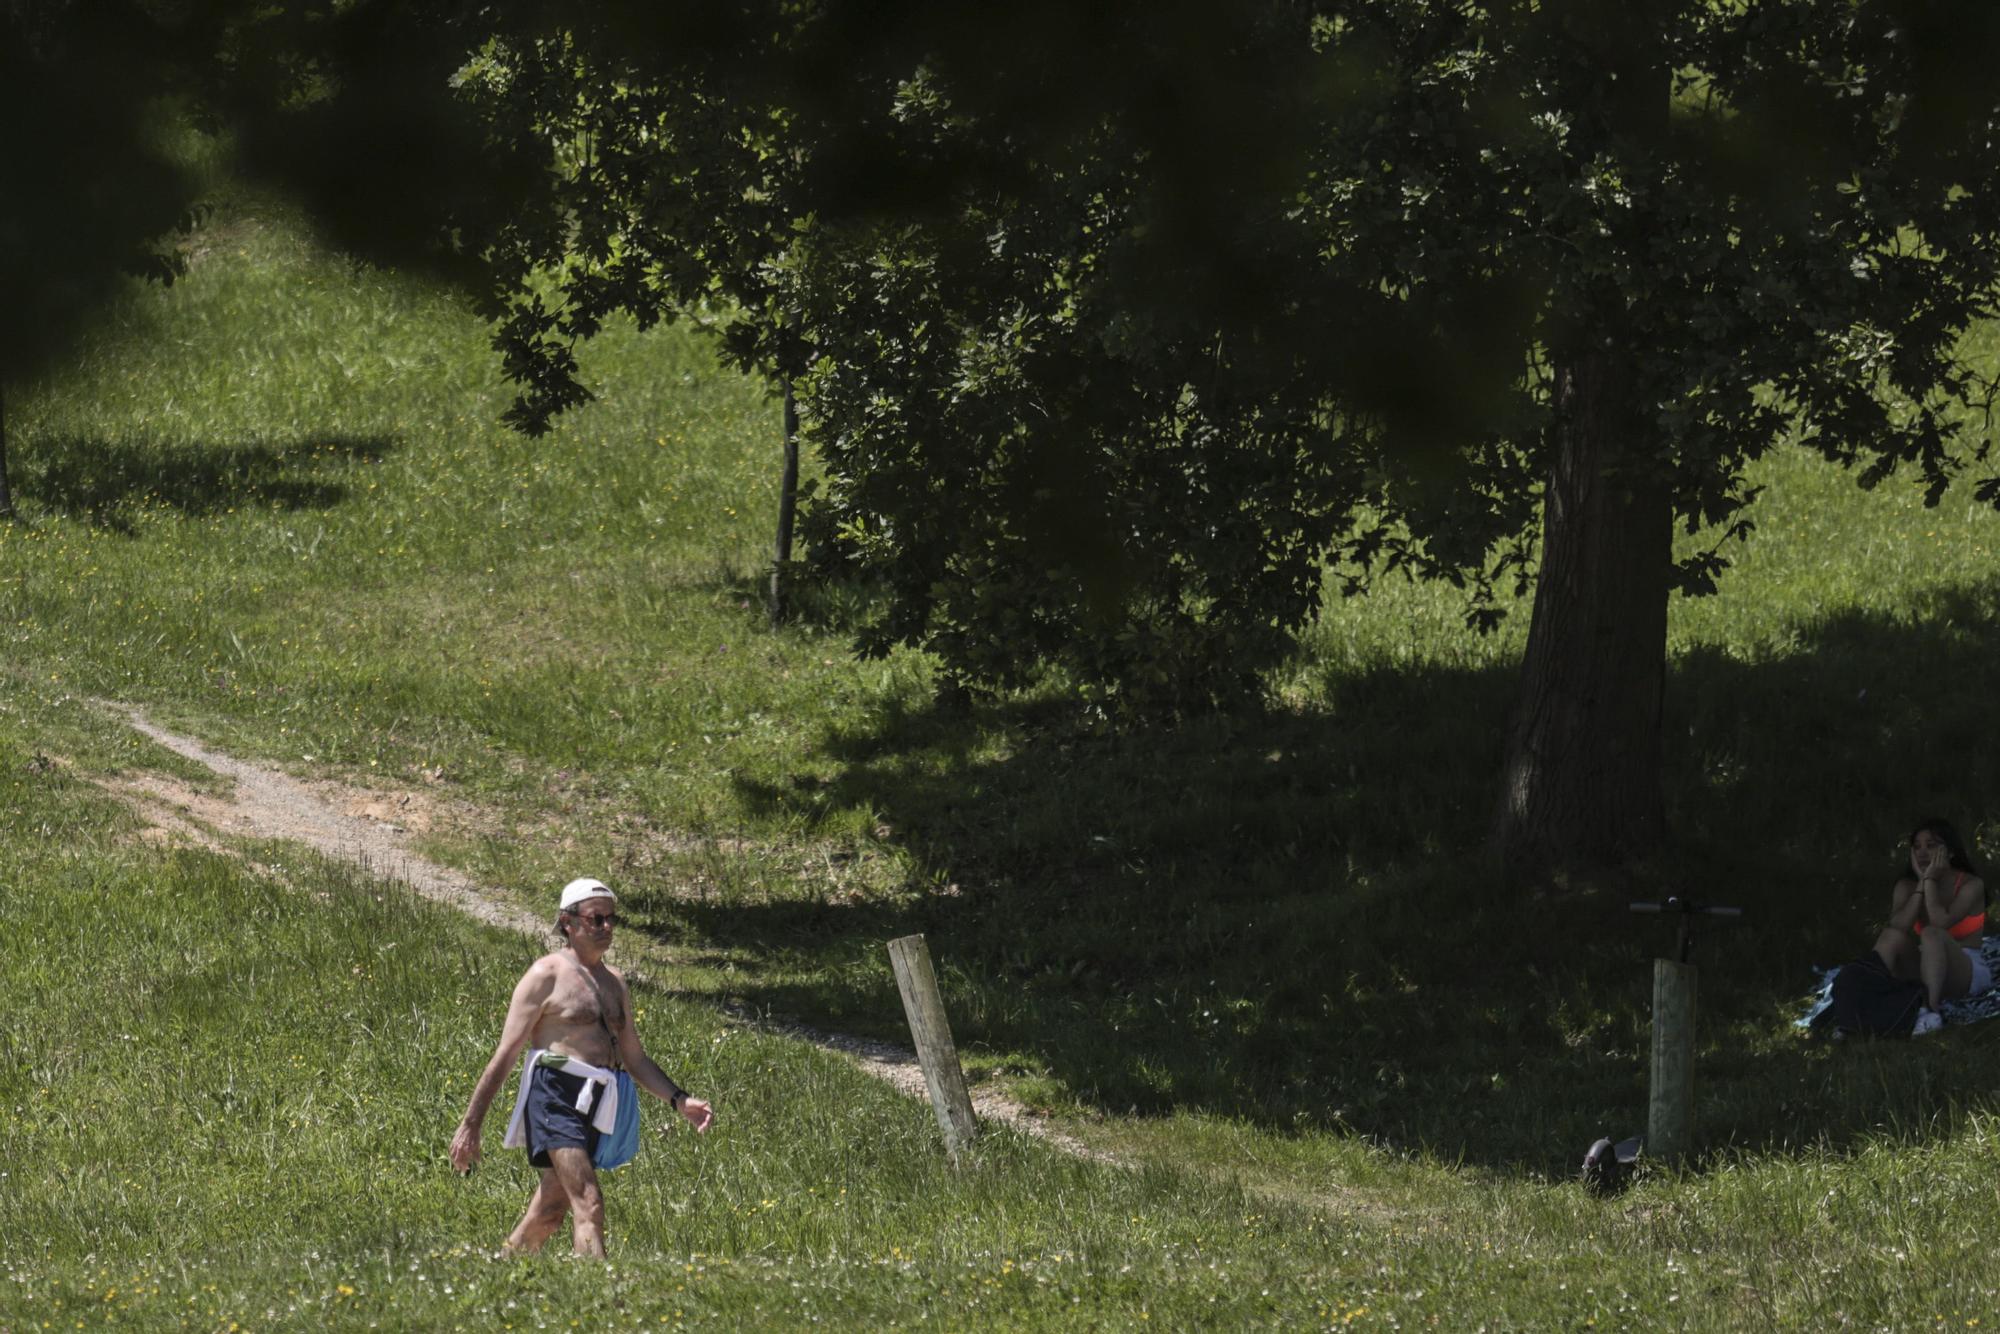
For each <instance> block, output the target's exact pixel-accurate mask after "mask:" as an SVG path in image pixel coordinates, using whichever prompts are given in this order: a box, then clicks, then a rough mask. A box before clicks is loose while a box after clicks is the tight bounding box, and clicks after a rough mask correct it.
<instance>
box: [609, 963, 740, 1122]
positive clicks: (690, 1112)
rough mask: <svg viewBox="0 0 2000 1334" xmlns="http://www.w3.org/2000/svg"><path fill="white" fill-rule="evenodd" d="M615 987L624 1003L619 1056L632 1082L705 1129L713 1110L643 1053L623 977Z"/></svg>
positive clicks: (684, 1117)
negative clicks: (690, 1093)
mask: <svg viewBox="0 0 2000 1334" xmlns="http://www.w3.org/2000/svg"><path fill="white" fill-rule="evenodd" d="M614 976H615V974H614ZM618 990H619V991H620V992H622V993H623V1000H624V1004H622V1005H620V1006H619V1010H620V1012H621V1013H622V1014H623V1015H624V1020H623V1022H621V1023H620V1024H619V1026H618V1059H619V1060H621V1061H623V1062H624V1063H625V1068H626V1069H627V1070H628V1071H630V1072H631V1074H632V1082H633V1083H635V1084H637V1085H638V1086H639V1087H640V1088H642V1089H644V1090H646V1092H648V1093H650V1094H652V1095H653V1096H654V1097H656V1098H659V1099H661V1100H662V1101H664V1102H665V1103H666V1104H667V1105H668V1106H669V1107H672V1108H673V1109H674V1110H675V1111H677V1112H679V1113H680V1114H681V1116H682V1118H683V1119H685V1120H686V1121H687V1123H688V1124H689V1125H691V1126H693V1127H694V1128H695V1129H696V1130H697V1131H705V1130H707V1129H708V1126H709V1122H711V1121H713V1120H714V1119H715V1112H714V1111H713V1109H711V1108H710V1107H709V1105H708V1103H707V1102H706V1101H705V1100H703V1099H701V1098H691V1097H689V1096H688V1095H687V1092H686V1091H685V1090H683V1089H682V1088H681V1086H680V1085H679V1084H676V1083H675V1082H674V1081H673V1080H672V1079H670V1078H668V1076H667V1072H666V1071H664V1070H662V1069H660V1067H659V1066H658V1065H656V1064H654V1063H653V1058H652V1057H650V1056H648V1055H646V1048H645V1047H644V1046H643V1045H642V1044H641V1043H640V1041H639V1026H638V1025H637V1024H636V1023H634V1022H633V1020H632V992H631V990H630V989H629V988H627V987H626V985H625V979H624V978H623V977H619V978H618Z"/></svg>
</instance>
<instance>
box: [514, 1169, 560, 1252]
mask: <svg viewBox="0 0 2000 1334" xmlns="http://www.w3.org/2000/svg"><path fill="white" fill-rule="evenodd" d="M557 1152H561V1151H560V1150H558V1151H557ZM572 1152H574V1150H572ZM568 1212H569V1193H568V1192H567V1191H565V1190H564V1189H563V1185H562V1182H561V1181H560V1180H559V1179H558V1178H557V1176H556V1172H555V1169H554V1168H551V1167H544V1168H543V1169H542V1180H541V1184H540V1185H538V1186H536V1187H535V1193H534V1194H533V1195H532V1196H530V1197H529V1199H528V1211H527V1212H526V1213H524V1214H522V1215H521V1221H520V1222H518V1223H516V1224H515V1225H514V1231H513V1234H512V1235H511V1236H509V1237H508V1238H507V1245H506V1251H507V1253H508V1254H509V1255H534V1254H535V1253H536V1252H538V1251H540V1250H541V1249H542V1243H543V1242H545V1241H547V1240H548V1239H549V1238H550V1237H551V1236H552V1235H554V1233H555V1230H556V1229H557V1228H559V1227H561V1226H562V1221H563V1215H564V1214H566V1213H568Z"/></svg>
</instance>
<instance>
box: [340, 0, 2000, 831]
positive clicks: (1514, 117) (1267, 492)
mask: <svg viewBox="0 0 2000 1334" xmlns="http://www.w3.org/2000/svg"><path fill="white" fill-rule="evenodd" d="M367 9H368V6H367V5H366V4H358V5H356V6H353V7H350V12H366V11H367ZM461 21H464V22H467V23H468V24H469V25H470V26H466V27H463V28H456V27H454V25H455V24H457V23H459V22H461ZM444 28H445V29H450V30H452V31H454V32H455V33H457V34H458V36H457V37H456V38H455V40H457V41H458V43H459V44H458V46H457V47H456V48H454V47H453V44H452V42H450V41H447V42H443V43H439V44H437V46H436V50H437V51H438V52H439V54H440V58H441V59H444V60H445V61H446V63H450V62H453V61H462V63H459V64H454V65H453V68H452V69H451V70H450V71H446V70H445V69H444V68H443V67H442V65H441V66H439V68H438V69H436V70H434V71H433V77H434V78H435V79H436V80H437V81H440V82H441V81H442V79H443V78H444V76H445V74H446V73H447V72H448V73H450V75H451V78H452V81H453V83H454V86H455V87H456V88H457V89H458V90H459V91H460V93H461V94H462V95H463V97H464V98H465V99H466V101H465V102H464V104H463V105H464V106H467V107H470V108H471V109H472V110H473V111H474V112H475V113H476V118H477V119H476V123H477V124H478V125H479V126H480V127H481V130H480V134H481V136H483V138H482V143H483V147H482V148H481V150H480V151H481V152H483V153H498V154H500V155H502V156H504V157H506V158H507V159H508V160H510V161H513V162H516V163H519V162H527V161H533V162H537V163H539V164H540V169H539V171H538V172H537V173H535V174H534V176H533V179H532V181H531V183H530V187H529V188H527V189H525V190H522V191H518V192H517V193H516V195H515V196H514V197H512V198H510V199H509V201H508V203H507V206H506V207H505V208H504V209H495V210H490V211H487V212H485V213H484V214H483V215H482V214H481V212H480V211H479V210H478V209H476V208H474V209H469V210H466V211H464V212H462V213H461V214H460V215H459V216H457V217H456V218H455V220H454V221H455V225H456V231H455V233H454V235H455V240H456V244H457V245H458V247H459V251H460V253H461V254H462V255H466V256H469V257H473V258H477V259H478V260H479V261H481V262H482V263H483V264H484V265H485V267H486V272H487V273H488V275H489V278H490V281H491V283H492V288H491V291H492V295H493V298H494V300H495V303H496V309H500V310H502V311H503V312H504V314H505V316H506V318H505V320H504V322H503V327H502V334H501V340H500V341H501V344H502V346H503V348H504V349H505V351H506V354H507V360H508V365H509V368H510V370H511V371H512V372H513V374H514V375H515V377H516V378H517V379H519V380H520V381H521V382H522V384H523V386H524V394H523V397H522V400H521V402H520V403H519V404H517V406H516V410H515V419H516V420H517V422H519V423H520V424H521V425H523V426H524V427H526V428H528V429H531V430H532V429H539V428H540V427H542V426H544V425H545V424H546V422H547V420H548V418H549V416H550V414H552V413H553V412H556V411H559V410H561V409H562V408H563V407H565V406H568V405H569V404H571V403H574V402H576V401H578V400H579V399H580V398H581V397H582V396H583V390H582V389H581V387H580V386H579V384H578V381H577V377H576V363H575V360H574V353H573V348H574V345H575V343H576V342H577V340H579V339H584V338H587V337H589V336H590V335H591V334H592V333H594V332H595V331H596V329H597V328H598V327H600V325H601V324H602V322H603V320H604V319H606V318H607V317H608V316H609V315H610V314H612V313H613V312H615V311H620V310H623V311H627V312H630V313H632V314H635V315H636V316H637V317H638V318H639V319H640V320H641V321H651V320H653V319H657V318H661V317H666V316H672V315H675V314H678V313H686V312H690V311H692V312H697V313H698V314H699V315H700V316H701V317H702V318H703V319H705V320H707V321H708V322H710V323H711V324H713V325H714V326H716V327H717V328H718V329H719V331H720V332H721V335H722V343H723V346H724V347H725V349H726V350H727V352H728V353H729V355H730V356H731V357H733V358H734V359H735V360H736V361H737V362H739V363H740V364H742V365H744V366H747V367H752V368H757V369H762V370H765V371H767V372H773V373H778V374H783V375H785V376H787V377H788V378H790V379H792V380H793V381H794V383H795V384H796V387H797V389H798V392H799V397H800V402H801V405H802V408H803V410H804V415H805V420H806V423H807V430H808V434H809V438H810V439H811V440H812V441H813V442H814V444H815V445H816V447H817V449H818V451H819V453H820V456H821V458H822V459H823V460H824V463H825V473H826V480H825V484H824V486H823V488H822V489H821V490H820V491H819V492H818V493H817V494H816V495H815V496H813V497H812V498H811V502H810V505H809V508H808V514H807V519H808V522H809V524H811V525H812V531H813V532H814V533H815V534H816V535H817V550H818V551H819V552H820V553H821V554H822V556H826V555H828V554H831V555H833V556H835V557H837V558H838V559H840V560H841V561H843V562H845V563H846V564H848V565H849V566H851V567H859V568H861V569H863V570H865V571H867V572H869V573H871V574H873V575H875V576H877V577H879V578H880V579H881V581H882V582H883V584H884V585H885V587H886V588H887V589H888V592H889V597H888V600H887V603H886V608H887V609H886V611H885V612H884V614H883V615H882V617H881V619H880V620H879V622H878V623H877V624H876V625H875V626H874V627H873V628H872V630H871V631H870V633H869V635H868V638H867V641H866V642H867V643H868V645H869V646H870V647H872V648H875V649H883V648H886V647H888V646H889V645H892V644H895V643H910V644H918V645H922V646H924V647H927V648H929V649H931V650H932V651H934V652H936V653H937V654H938V655H939V657H940V659H941V661H942V662H943V663H944V665H945V669H946V670H947V671H948V672H949V673H951V674H953V675H955V676H957V677H959V678H961V679H963V680H965V681H967V682H1001V683H1006V682H1010V681H1018V680H1020V679H1022V678H1023V676H1024V675H1025V674H1026V673H1027V672H1029V671H1030V670H1032V669H1033V668H1035V667H1036V666H1037V665H1038V664H1042V663H1048V662H1055V663H1059V664H1061V665H1062V666H1063V668H1064V669H1065V670H1067V671H1068V672H1070V673H1071V674H1072V675H1073V677H1074V678H1075V679H1076V680H1078V681H1079V682H1080V683H1081V685H1082V686H1083V687H1085V688H1087V689H1090V690H1093V691H1096V692H1098V693H1099V694H1100V695H1101V696H1103V697H1105V698H1106V699H1108V700H1113V701H1117V702H1120V703H1124V704H1126V705H1129V706H1131V707H1144V708H1158V707H1167V708H1184V707H1191V706H1199V705H1201V704H1203V703H1205V702H1207V701H1212V700H1214V699H1217V698H1219V697H1223V696H1226V695H1228V694H1229V693H1231V692H1234V691H1237V690H1241V689H1243V688H1245V687H1246V686H1247V685H1249V684H1250V683H1253V682H1254V680H1255V677H1256V673H1257V672H1258V670H1259V669H1261V668H1262V667H1264V666H1266V665H1268V664H1269V663H1270V662H1272V661H1273V660H1274V659H1275V658H1276V657H1277V656H1278V655H1279V654H1281V653H1282V652H1284V651H1285V648H1286V646H1287V644H1288V642H1289V635H1290V632H1291V631H1292V630H1293V629H1294V628H1295V627H1297V626H1298V625H1299V624H1300V623H1301V622H1303V621H1305V620H1307V619H1308V618H1310V617H1311V616H1312V615H1313V614H1314V613H1315V612H1316V610H1317V608H1318V607H1319V605H1320V598H1321V589H1322V587H1323V586H1324V583H1325V572H1326V570H1327V569H1328V567H1329V566H1332V567H1334V568H1336V569H1339V570H1341V571H1343V572H1344V573H1346V574H1347V575H1348V576H1349V577H1350V580H1351V582H1352V583H1353V584H1355V585H1356V586H1358V585H1359V584H1361V583H1363V582H1365V580H1366V578H1367V577H1368V576H1369V575H1370V574H1374V573H1379V572H1380V571H1382V570H1384V569H1392V568H1397V567H1407V568H1410V569H1414V570H1416V571H1418V572H1421V573H1424V574H1429V575H1436V576H1439V577H1445V578H1451V579H1454V580H1458V581H1461V582H1465V583H1467V584H1468V585H1469V586H1470V588H1471V590H1472V592H1471V598H1470V604H1469V605H1470V607H1471V615H1472V616H1473V617H1474V618H1475V619H1481V620H1485V619H1490V618H1491V617H1492V616H1494V615H1495V614H1497V607H1496V603H1495V600H1494V597H1493V593H1494V589H1495V584H1496V581H1499V580H1503V579H1508V578H1517V579H1518V578H1524V577H1526V576H1529V575H1532V577H1533V582H1534V589H1535V602H1534V613H1533V622H1532V625H1531V628H1530V633H1529V640H1528V647H1527V654H1526V660H1525V662H1524V664H1523V668H1522V674H1521V687H1520V694H1519V701H1518V704H1517V707H1516V710H1515V714H1514V718H1513V720H1512V723H1511V726H1510V732H1509V740H1508V747H1507V759H1506V771H1505V773H1504V775H1503V777H1502V784H1501V794H1500V797H1499V800H1498V802H1497V806H1496V818H1495V832H1496V834H1497V836H1498V838H1499V840H1500V842H1501V844H1502V846H1503V847H1504V848H1505V849H1506V850H1507V852H1508V853H1509V854H1510V856H1512V857H1513V858H1515V859H1516V860H1517V861H1520V862H1524V863H1529V864H1539V863H1544V862H1547V861H1550V860H1558V859H1561V860H1579V859H1581V860H1601V859H1618V858H1624V857H1630V856H1634V855H1645V854H1647V853H1649V852H1651V851H1652V850H1654V849H1655V848H1657V847H1658V845H1659V842H1660V840H1661V838H1662V836H1663V820H1662V814H1661V798H1660V790H1659V778H1658V760H1659V740H1660V736H1659V718H1660V701H1661V692H1662V688H1663V681H1664V656H1665V617H1666V606H1667V599H1668V598H1669V596H1670V595H1671V593H1672V592H1673V591H1674V590H1676V589H1679V590H1683V591H1691V592H1704V591H1710V590H1712V588H1713V586H1714V579H1715V577H1716V575H1717V574H1718V573H1719V571H1720V569H1721V568H1722V566H1723V565H1724V563H1725V558H1724V554H1723V549H1722V548H1721V547H1720V545H1719V544H1718V546H1717V547H1716V548H1713V549H1709V550H1706V551H1704V552H1702V553H1700V554H1698V555H1696V556H1694V557H1691V558H1688V559H1683V560H1678V561H1677V560H1676V559H1675V557H1674V554H1673V542H1672V536H1673V531H1674V528H1675V525H1676V524H1681V525H1685V526H1686V527H1687V528H1688V529H1689V530H1690V531H1701V530H1704V529H1705V530H1708V531H1711V532H1716V533H1722V534H1727V533H1730V532H1740V531H1741V530H1742V529H1743V528H1744V527H1745V526H1746V525H1747V519H1746V518H1745V509H1746V507H1747V506H1748V504H1749V503H1750V501H1751V499H1752V492H1751V489H1750V488H1749V487H1748V486H1747V484H1746V482H1745V476H1746V467H1747V466H1748V465H1749V464H1750V463H1751V462H1752V461H1754V460H1755V459H1756V458H1757V457H1759V456H1760V455H1761V454H1763V453H1764V452H1765V451H1766V450H1768V449H1770V448H1772V447H1774V446H1776V445H1779V444H1781V443H1786V442H1792V443H1797V444H1799V445H1803V446H1805V447H1810V448H1814V449H1817V450H1819V451H1820V452H1822V453H1824V454H1826V455H1827V456H1828V457H1830V458H1834V459H1837V460H1839V461H1841V462H1844V463H1849V464H1855V465H1859V466H1860V467H1861V469H1862V472H1861V476H1862V479H1863V480H1864V481H1866V482H1870V483H1872V482H1874V481H1876V480H1880V479H1881V478H1882V477H1884V476H1886V475H1887V474H1889V473H1891V472H1893V471H1895V470H1897V469H1898V468H1902V467H1906V466H1907V467H1908V468H1910V469H1912V470H1913V471H1914V472H1915V473H1916V475H1917V477H1918V479H1919V482H1920V484H1921V485H1923V486H1924V487H1925V488H1926V490H1927V493H1928V495H1929V496H1930V498H1931V499H1933V500H1935V498H1936V497H1937V496H1938V495H1939V494H1941V493H1942V492H1943V490H1944V489H1945V487H1947V486H1948V485H1949V484H1950V483H1951V482H1952V481H1953V479H1954V477H1955V476H1956V475H1957V474H1958V473H1960V471H1961V470H1963V469H1964V468H1965V467H1967V466H1968V465H1969V464H1973V463H1976V462H1982V461H1984V460H1985V459H1986V457H1987V450H1988V447H1989V442H1988V439H1987V437H1986V435H1985V433H1984V432H1985V417H1984V413H1983V411H1982V409H1983V407H1984V406H1985V403H1986V401H1987V399H1988V398H1989V393H1988V389H1987V386H1986V383H1985V382H1984V381H1983V380H1982V379H1981V377H1980V376H1979V375H1978V374H1976V373H1975V371H1974V370H1973V369H1972V368H1970V367H1968V366H1967V365H1965V364H1964V363H1963V362H1962V360H1961V359H1960V356H1959V349H1960V343H1961V340H1962V338H1963V336H1964V334H1965V332H1966V331H1967V329H1968V328H1969V327H1970V326H1971V325H1972V323H1973V322H1974V321H1976V320H1979V319H1981V318H1984V317H1985V316H1987V315H1988V314H1989V313H1990V308H1991V302H1992V297H1993V293H1994V290H1995V283H1996V275H1997V274H2000V247H1996V244H1995V228H1996V226H1997V225H2000V196H1996V195H1995V193H1994V186H1995V182H1996V180H2000V125H1996V118H1995V97H1994V94H1993V92H1992V91H1991V85H1990V84H1989V82H1988V79H1987V71H1988V70H1989V69H1991V68H1993V67H1994V64H1995V58H1996V56H2000V18H1996V17H1994V16H1992V15H1990V14H1989V13H1988V11H1987V9H1986V8H1985V7H1982V6H1972V5H1960V4H1946V3H1939V2H1937V0H1744V2H1742V3H1734V4H1714V3H1710V2H1709V0H1699V2H1691V3H1676V2H1674V0H1629V2H1628V3H1623V4H1617V5H1608V4H1602V3H1596V2H1594V0H1541V2H1540V3H1526V2H1525V0H1523V2H1520V3H1513V2H1508V0H1494V2H1493V3H1484V4H1482V3H1462V4H1450V5H1446V4H1438V3H1435V2H1434V0H1353V2H1352V3H1323V4H1306V3H1301V4H1290V3H1280V2H1278V0H1267V2H1265V3H1250V4H1243V5H1232V6H1215V5H1209V4H1195V3H1191V2H1183V3H1179V4H1173V3H1168V4H1147V5H1139V4H1130V3H1109V4H1097V5H1090V6H1081V7H1079V6H1072V5H1055V4H1042V5H1030V6H1028V7H1027V8H1025V9H1023V8H1020V7H1012V8H1005V9H997V8H995V7H991V6H973V5H964V4H938V3H930V4H922V5H919V4H914V3H878V4H873V5H867V6H837V5H829V6H814V5H804V6H800V5H792V4H766V3H762V2H761V0H743V2H742V3H739V4H738V5H736V6H734V7H728V8H716V7H713V6H695V5H676V4H667V5H647V6H636V5H625V4H618V3H605V4H594V5H588V6H584V5H577V6H569V7H564V6H560V5H537V6H522V7H518V8H514V9H510V8H507V7H500V8H498V9H496V8H494V7H481V8H479V9H477V10H467V11H465V12H464V13H463V14H452V15H446V16H445V19H444ZM474 38H476V41H475V40H472V39H474ZM454 50H455V51H456V52H457V54H453V52H454ZM1994 491H1995V488H1994V485H1993V483H1992V482H1991V481H1990V480H1989V481H1987V482H1985V483H1983V484H1982V486H1981V495H1982V496H1983V497H1984V498H1987V499H1992V498H1993V496H1994Z"/></svg>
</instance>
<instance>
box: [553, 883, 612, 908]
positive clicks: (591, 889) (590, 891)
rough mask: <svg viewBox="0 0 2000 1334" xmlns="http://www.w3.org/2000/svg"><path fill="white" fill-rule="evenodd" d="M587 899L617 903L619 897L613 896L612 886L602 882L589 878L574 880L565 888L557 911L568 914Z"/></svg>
mask: <svg viewBox="0 0 2000 1334" xmlns="http://www.w3.org/2000/svg"><path fill="white" fill-rule="evenodd" d="M585 899H610V900H611V901H612V902H613V903H616V902H617V901H618V896H617V895H616V894H613V893H612V892H611V888H610V886H608V885H606V884H605V883H604V882H603V881H602V880H592V879H591V878H590V877H589V876H585V877H583V878H582V879H581V880H572V881H570V882H569V883H568V884H567V885H564V886H563V892H562V903H561V905H560V906H559V907H558V908H557V911H558V912H568V911H569V910H570V909H571V908H574V907H575V906H576V905H577V904H579V903H582V902H583V901H584V900H585Z"/></svg>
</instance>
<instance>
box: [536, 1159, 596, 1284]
mask: <svg viewBox="0 0 2000 1334" xmlns="http://www.w3.org/2000/svg"><path fill="white" fill-rule="evenodd" d="M549 1163H550V1165H551V1166H553V1167H554V1168H555V1175H556V1180H557V1182H558V1184H559V1185H560V1188H561V1189H562V1191H563V1193H564V1194H565V1195H567V1196H568V1197H569V1208H570V1218H571V1223H572V1225H573V1226H574V1228H575V1231H576V1253H577V1254H578V1255H583V1256H589V1257H591V1258H592V1259H597V1260H602V1259H603V1258H604V1192H602V1191H601V1190H599V1189H598V1187H597V1169H596V1168H595V1167H593V1166H592V1165H591V1162H590V1155H589V1154H587V1153H585V1152H584V1151H583V1150H582V1149H573V1148H560V1149H550V1150H549Z"/></svg>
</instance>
